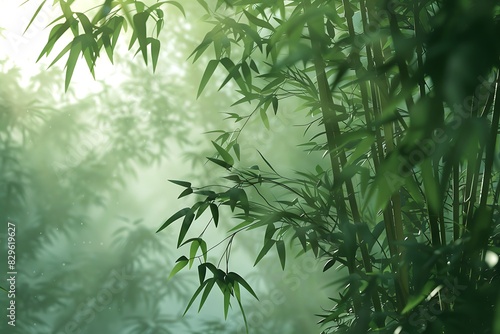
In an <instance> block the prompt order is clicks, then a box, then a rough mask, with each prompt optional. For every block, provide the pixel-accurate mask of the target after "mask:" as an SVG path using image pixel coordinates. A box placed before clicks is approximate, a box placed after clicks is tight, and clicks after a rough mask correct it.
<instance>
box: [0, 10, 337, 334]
mask: <svg viewBox="0 0 500 334" xmlns="http://www.w3.org/2000/svg"><path fill="white" fill-rule="evenodd" d="M196 8H198V9H195V7H190V6H186V7H185V10H186V11H188V13H190V15H192V17H198V16H201V13H200V12H199V7H196ZM32 9H33V8H28V9H26V11H25V12H24V15H25V18H28V19H29V15H31V14H32V13H33V11H32ZM197 10H198V12H197ZM47 15H50V13H48V14H47ZM167 18H168V19H169V22H170V24H171V26H172V27H175V28H173V32H172V33H170V34H168V35H167V36H164V37H163V40H162V43H163V47H164V50H163V52H162V53H161V55H160V59H159V65H158V70H157V72H156V73H155V74H152V73H151V71H150V70H149V69H148V68H146V66H144V64H142V62H141V60H140V59H131V57H129V56H128V55H124V56H117V57H116V58H115V60H114V65H113V67H112V68H106V69H104V70H103V71H105V72H106V75H105V77H104V78H100V79H98V80H97V81H92V79H91V78H89V75H88V73H86V72H83V71H80V72H78V67H77V72H76V73H79V74H75V77H74V82H75V84H74V85H73V86H72V87H70V89H69V90H68V92H66V93H65V92H64V72H62V71H61V70H60V69H59V68H58V67H57V66H55V67H52V68H50V69H49V70H47V69H46V67H47V64H46V63H45V65H43V63H42V65H41V66H39V67H38V68H33V67H31V66H26V67H25V66H24V65H25V64H23V63H22V62H20V61H19V60H18V59H17V58H16V57H21V59H22V56H21V54H22V53H23V52H26V51H27V49H28V50H29V52H33V53H34V54H35V53H37V52H39V50H36V49H30V48H29V47H27V46H26V43H30V41H29V40H24V39H22V38H24V37H20V36H16V35H13V34H16V33H18V32H13V31H9V30H5V34H4V40H3V44H2V45H3V46H4V48H3V50H2V53H3V56H2V57H4V58H3V60H2V61H1V63H0V69H1V70H0V72H1V73H0V150H1V152H0V168H1V174H0V175H1V178H0V212H1V219H2V221H4V222H7V221H10V222H13V223H15V224H16V227H17V239H16V256H17V257H16V260H17V263H16V267H17V271H18V275H17V287H16V309H17V322H16V327H11V326H8V325H7V323H6V321H3V320H2V322H1V323H0V331H1V332H2V333H22V334H29V333H36V334H43V333H47V334H49V333H50V334H53V333H58V334H60V333H130V334H132V333H137V334H139V333H141V334H145V333H151V334H156V333H158V334H160V333H231V332H237V331H239V330H241V328H242V324H243V322H242V320H241V318H240V317H239V316H234V317H233V318H234V319H233V320H232V321H228V322H224V321H223V316H222V313H221V311H220V308H218V307H217V308H209V309H206V310H204V311H202V316H201V317H196V318H195V317H194V316H193V315H192V313H189V314H188V315H186V316H185V317H182V316H181V315H182V310H183V309H184V308H185V306H186V303H187V301H188V300H189V298H190V297H191V295H192V293H193V291H194V290H195V288H196V280H197V275H196V273H195V272H186V273H183V274H179V275H178V276H176V277H175V278H173V279H171V280H169V281H168V282H167V277H168V275H169V272H170V270H171V268H172V265H173V263H174V260H175V259H176V258H177V257H178V255H179V254H178V251H176V250H175V247H172V245H173V243H174V242H175V240H174V234H173V233H164V234H162V235H156V234H155V231H156V229H157V223H158V217H162V216H163V217H166V216H167V215H168V214H170V213H171V212H173V211H175V210H176V209H177V207H178V206H179V205H180V204H179V203H178V202H177V201H176V198H177V188H175V186H174V185H172V184H171V183H169V182H168V181H167V179H169V178H186V177H189V178H193V179H194V180H199V182H200V183H202V182H209V181H210V182H216V181H217V180H220V177H221V176H222V175H221V174H220V173H217V172H214V171H215V169H214V167H213V165H212V164H206V160H205V156H213V153H214V152H213V150H212V147H211V145H210V141H209V140H208V138H212V139H214V138H215V136H216V135H217V134H205V132H207V131H210V130H213V129H217V128H224V127H226V125H227V122H226V121H224V117H225V116H224V112H225V111H227V110H228V106H229V105H230V104H231V103H232V102H233V101H234V93H233V91H232V89H231V85H229V86H228V89H225V90H223V91H222V92H219V93H217V89H216V88H211V87H208V88H207V94H205V95H204V96H203V97H202V98H200V99H199V100H196V99H195V97H196V96H195V92H196V90H197V86H198V82H199V79H200V72H201V71H202V70H203V68H201V67H200V66H202V65H201V64H200V65H198V64H196V65H194V66H193V65H190V64H188V63H187V62H186V61H185V60H186V58H187V56H188V55H189V52H190V51H191V50H192V49H193V48H194V44H193V43H194V42H193V41H196V40H197V36H199V35H201V34H203V33H204V31H203V25H202V24H200V25H197V24H190V23H188V22H187V21H186V20H185V19H183V18H181V17H179V15H177V13H171V14H168V16H167ZM21 23H24V24H26V20H19V22H18V24H17V26H16V28H18V30H20V31H22V30H24V28H25V26H22V24H21ZM42 23H44V22H42ZM35 25H36V22H35ZM181 30H182V33H181ZM186 31H189V33H187V32H186ZM46 32H47V31H46ZM37 38H40V36H38V35H37ZM44 38H46V37H44ZM102 66H104V65H102ZM98 76H99V75H98ZM233 111H237V109H234V110H233ZM293 121H294V122H295V121H296V120H295V119H294V120H293ZM272 122H273V124H275V126H273V129H272V131H269V132H268V133H260V132H259V135H257V133H258V132H254V134H253V135H248V136H246V137H245V136H244V135H242V137H241V140H242V142H243V143H246V145H245V154H246V155H247V156H248V157H249V158H251V157H252V156H254V157H256V156H258V153H257V152H256V148H257V147H258V148H259V150H261V151H262V152H263V153H265V154H267V153H269V152H276V151H278V152H280V153H279V154H275V153H273V154H275V157H276V159H279V160H280V164H281V165H282V167H283V168H289V167H287V166H291V165H294V164H295V163H294V161H295V162H296V163H297V164H300V162H299V161H298V159H299V158H298V157H299V152H300V151H299V150H297V149H296V147H295V146H296V144H297V143H293V142H291V141H290V140H289V135H290V134H289V131H288V132H285V131H284V129H285V128H286V127H287V126H288V125H289V124H291V123H292V117H291V116H290V115H289V116H286V113H285V114H283V116H282V117H281V119H276V120H273V121H272ZM254 123H256V124H253V125H252V124H250V125H249V127H250V128H251V127H252V126H253V127H254V128H260V123H257V122H254ZM231 126H232V125H231ZM300 131H301V130H300V129H297V132H300ZM269 141H272V145H267V144H266V143H269ZM207 143H208V144H207ZM225 219H226V218H221V221H224V220H225ZM6 232H7V229H6V228H4V229H3V230H2V231H0V240H1V249H2V254H7V252H6V250H7V248H6V243H5V240H6ZM222 237H223V233H214V234H212V235H211V236H210V238H211V239H212V240H213V243H216V242H217V241H218V240H220V239H221V238H222ZM257 240H258V239H257V237H256V236H250V235H249V236H248V238H246V239H245V240H243V241H244V242H242V243H241V245H239V246H238V248H236V249H235V250H234V251H235V252H234V255H235V259H234V260H235V261H236V263H239V264H238V265H239V266H240V267H241V268H242V269H243V270H244V271H246V272H251V273H252V274H251V275H250V278H249V282H251V283H255V290H256V291H257V293H258V294H262V295H264V296H265V295H266V294H268V293H269V292H272V291H278V290H279V294H278V295H277V296H276V297H275V298H273V299H269V300H268V301H267V304H268V305H267V306H266V307H265V308H264V309H262V305H259V304H257V303H254V304H251V303H250V302H249V301H250V300H249V299H248V300H247V302H248V303H247V304H248V311H247V312H248V314H249V318H250V319H253V321H254V324H255V326H253V328H252V330H253V332H255V333H278V332H281V330H282V329H283V328H287V332H288V333H306V332H311V331H313V330H314V328H315V322H316V319H315V317H314V315H313V314H314V313H315V312H316V311H319V309H318V304H317V300H323V301H325V303H326V302H327V301H328V300H327V299H326V297H325V294H324V293H323V292H322V290H318V289H317V286H318V285H319V286H321V285H325V284H326V280H325V278H322V276H321V275H320V274H319V272H320V270H319V268H316V267H314V268H312V267H311V263H310V262H305V264H304V261H303V260H300V261H297V262H296V264H295V267H293V266H292V267H291V269H290V271H288V270H287V271H286V272H285V273H283V272H281V270H280V268H279V265H277V264H276V263H275V262H273V261H272V260H268V261H263V263H262V264H261V265H260V266H259V268H249V267H248V255H247V253H248V252H253V251H254V248H255V244H256V241H257ZM6 260H7V257H6V256H2V257H1V258H0V267H1V268H3V269H2V281H3V282H4V283H5V282H6V281H5V279H6V277H5V272H6V270H5V269H6V267H7V266H6ZM311 269H316V270H313V271H311ZM291 270H293V271H291ZM283 275H289V277H290V278H291V279H292V281H291V283H293V284H290V285H289V286H282V287H279V288H278V287H277V286H276V285H275V283H274V282H279V281H280V280H282V279H283ZM252 276H253V278H252ZM290 278H289V279H290ZM297 279H298V280H299V283H300V286H297V285H296V284H297V283H296V281H297ZM306 279H307V283H306ZM1 285H2V286H5V285H6V284H1ZM326 289H328V288H326ZM298 291H302V293H298ZM313 295H314V297H312V296H313ZM0 300H1V301H2V302H1V304H2V305H3V306H2V308H3V309H4V310H5V308H6V307H4V306H5V305H7V304H6V303H5V302H6V301H7V298H6V294H2V295H1V297H0ZM207 303H220V301H218V300H217V299H216V298H212V297H211V298H209V301H208V302H207ZM290 314H297V315H300V316H296V317H290V316H289V315H290ZM4 320H5V319H4Z"/></svg>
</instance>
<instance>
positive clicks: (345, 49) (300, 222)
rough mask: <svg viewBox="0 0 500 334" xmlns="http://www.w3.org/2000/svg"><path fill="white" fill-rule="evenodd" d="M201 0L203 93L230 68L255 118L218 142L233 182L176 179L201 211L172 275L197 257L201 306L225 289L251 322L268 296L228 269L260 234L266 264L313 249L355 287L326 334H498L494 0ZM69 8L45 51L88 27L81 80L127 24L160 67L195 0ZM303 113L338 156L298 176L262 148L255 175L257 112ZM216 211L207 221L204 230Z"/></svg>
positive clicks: (79, 38) (315, 145)
mask: <svg viewBox="0 0 500 334" xmlns="http://www.w3.org/2000/svg"><path fill="white" fill-rule="evenodd" d="M198 2H199V3H200V4H201V5H202V6H203V7H204V8H205V10H206V16H205V19H206V21H207V22H208V23H209V24H211V25H212V26H213V27H212V29H211V30H209V32H208V33H207V34H206V36H205V38H204V39H203V40H202V41H201V43H200V44H199V46H198V47H197V48H196V49H195V50H194V51H193V54H192V58H193V59H194V60H197V59H199V58H201V57H202V55H204V54H208V55H210V57H211V60H210V61H208V63H207V65H206V69H205V71H204V74H203V76H202V78H201V82H200V86H199V94H201V93H202V91H203V90H204V88H205V87H207V85H208V83H209V81H210V78H211V77H212V75H213V74H214V73H217V71H218V70H224V71H226V72H227V76H226V79H225V80H223V81H222V83H221V87H222V86H225V85H226V84H228V83H230V82H231V83H233V84H234V88H235V89H236V90H237V91H238V92H239V93H240V94H241V99H239V100H238V101H236V102H235V105H246V106H247V107H248V113H247V114H241V113H230V114H229V116H230V118H231V119H234V121H235V122H237V123H240V124H241V126H240V127H239V128H237V129H236V130H232V131H222V132H221V134H220V136H219V137H218V138H217V139H216V140H215V141H214V142H213V145H214V148H215V151H216V152H217V156H215V157H210V158H209V160H211V161H212V162H213V163H215V164H216V165H219V166H221V167H222V168H223V169H225V170H226V175H225V177H226V179H227V180H226V181H227V182H221V184H220V185H218V186H210V187H204V186H201V187H199V186H194V185H192V184H191V182H187V181H174V183H176V184H178V185H179V186H181V187H183V191H182V193H181V195H180V197H184V196H192V197H194V198H195V204H194V205H192V206H189V207H186V208H185V209H182V210H180V211H179V212H177V213H175V214H174V215H172V217H170V218H169V219H168V220H167V221H166V222H165V223H164V224H163V225H162V226H161V227H160V229H159V231H160V230H163V229H165V228H167V227H168V226H169V225H170V224H172V223H174V222H175V221H177V220H180V219H181V220H182V223H181V226H180V230H179V235H178V242H177V246H178V247H181V246H183V245H189V246H190V250H189V254H186V256H183V257H181V258H179V259H178V260H177V264H176V266H175V267H174V269H173V271H172V273H173V274H175V273H177V272H178V271H179V270H181V269H182V268H184V267H186V266H188V265H189V267H191V266H192V265H193V263H194V261H195V260H196V261H199V263H198V267H197V268H198V272H199V279H200V282H199V283H200V285H199V288H198V289H197V290H196V292H195V294H194V296H193V298H192V299H191V301H190V302H189V304H188V308H189V307H190V306H191V304H192V303H193V302H194V301H195V299H196V298H197V297H200V298H201V303H200V304H201V305H203V303H204V302H205V301H206V299H207V297H208V295H209V294H210V292H211V291H212V288H213V287H214V286H216V285H217V287H218V288H219V289H220V291H221V292H222V294H223V296H224V302H223V306H224V312H225V314H227V312H228V309H229V306H230V305H232V304H235V303H236V304H238V305H239V306H240V307H241V310H242V312H243V316H244V317H245V313H244V308H243V306H242V292H241V290H246V291H247V292H248V293H249V294H251V295H255V294H254V292H253V290H252V288H251V287H250V286H249V285H248V284H247V282H246V280H245V279H244V278H243V277H241V276H240V275H238V274H237V273H236V272H233V271H232V270H231V269H230V268H229V266H230V252H231V248H232V247H233V245H234V244H236V243H237V242H238V237H239V235H244V234H245V233H247V232H246V231H248V230H250V229H255V228H259V229H261V230H262V232H263V236H264V240H263V243H262V245H261V247H260V249H261V250H260V252H258V253H256V254H255V258H256V261H255V262H256V263H257V262H259V261H260V260H261V259H262V258H263V256H264V255H266V253H268V252H269V251H270V250H271V249H273V248H274V249H275V250H276V252H277V255H278V258H279V261H280V263H281V265H282V266H283V267H285V263H286V262H287V253H289V252H290V250H293V249H294V248H296V247H299V248H300V249H301V250H302V252H312V253H313V254H314V256H315V257H316V259H317V260H318V261H326V263H325V265H324V271H327V270H328V271H331V272H334V271H335V270H337V271H339V272H340V273H342V275H343V278H342V280H340V281H339V280H338V274H337V275H333V274H332V277H333V279H332V282H336V283H338V284H341V286H342V289H343V290H342V291H341V292H340V293H339V294H338V295H336V296H332V297H331V300H332V301H333V302H334V303H335V305H334V307H333V308H331V309H329V310H326V311H323V312H321V315H320V317H321V319H320V323H321V325H322V326H323V327H322V328H323V332H324V333H334V332H335V333H365V332H383V333H422V332H424V333H455V332H457V333H458V332H460V333H464V332H466V333H497V332H499V331H500V320H498V319H500V317H499V316H497V315H498V314H499V313H500V309H499V306H498V304H499V303H498V302H497V301H498V299H499V298H500V295H499V294H498V291H500V290H499V283H500V282H499V277H498V266H497V262H498V253H499V248H498V242H499V239H498V233H499V217H500V215H499V213H500V212H499V207H498V196H499V195H500V183H499V179H498V166H499V160H498V153H497V152H498V148H497V142H498V138H497V137H498V136H497V134H498V125H499V117H500V100H499V99H498V98H497V97H498V91H499V87H500V86H499V79H498V78H499V77H498V75H499V74H498V56H499V47H500V45H499V43H498V41H497V38H496V36H497V35H498V32H500V23H499V21H498V15H499V11H500V6H499V5H498V4H497V2H495V1H491V0H479V1H417V0H414V1H404V2H403V1H383V0H380V1H365V0H359V1H353V2H349V1H319V0H318V1H313V0H306V1H245V0H241V1H238V0H234V1H217V2H213V3H212V2H210V3H207V2H205V1H203V0H199V1H198ZM44 3H45V1H44V2H43V3H42V6H43V4H44ZM56 3H58V4H59V5H60V6H61V9H62V13H63V15H62V16H61V17H60V19H59V21H57V22H56V23H55V24H54V26H53V28H52V31H51V37H50V38H49V40H48V43H47V46H46V47H45V49H44V50H43V51H42V54H41V55H42V56H43V55H47V54H49V53H50V52H51V50H52V48H53V46H54V45H55V44H56V42H57V41H58V40H59V39H60V37H61V36H62V35H63V33H65V32H67V31H69V32H70V33H72V34H73V36H74V39H73V40H72V41H71V42H70V43H69V44H67V46H66V47H65V48H63V50H62V51H61V52H60V53H59V55H57V56H56V58H55V61H58V60H59V59H60V58H61V57H62V56H64V55H65V54H68V60H67V63H66V70H67V71H66V86H68V85H69V82H70V79H71V76H72V73H73V69H74V66H75V64H76V62H77V60H78V58H79V57H80V56H83V57H84V59H85V60H86V63H87V64H88V66H89V68H90V70H91V71H93V70H94V66H95V62H96V60H97V58H98V57H99V56H100V53H102V52H103V50H104V51H105V52H106V53H107V55H108V56H109V58H110V59H113V52H114V50H115V46H116V43H117V40H118V37H119V34H120V31H121V30H122V29H124V28H125V26H129V27H131V28H132V29H131V31H132V34H131V35H130V47H134V45H137V46H138V52H140V53H141V54H142V56H143V57H144V60H145V61H146V62H147V61H148V60H149V59H151V60H152V63H153V69H154V68H155V67H156V64H157V59H158V54H159V49H160V42H159V40H158V39H157V34H158V33H160V30H161V28H162V27H163V26H164V22H163V8H170V7H172V6H177V7H179V8H180V9H181V10H182V7H181V6H180V5H179V3H177V2H174V1H162V2H155V3H154V4H149V5H147V4H145V3H142V2H140V1H132V0H130V1H105V3H104V5H103V6H99V7H98V8H97V9H95V11H94V13H90V14H88V13H81V12H76V11H74V10H73V9H72V4H73V1H68V2H65V1H56ZM212 50H213V51H212ZM294 105H295V106H298V107H296V108H295V109H297V111H303V112H305V113H307V114H308V115H309V116H310V122H309V124H307V126H306V129H305V130H306V131H305V133H306V135H308V136H310V137H308V139H307V140H306V142H305V143H304V147H305V148H306V152H307V153H309V154H311V155H314V154H315V152H322V153H324V155H325V159H324V161H323V162H322V163H319V164H317V166H310V167H309V168H307V169H305V170H297V171H296V173H295V174H293V175H292V176H289V175H284V174H283V173H282V172H280V171H278V169H277V168H275V167H274V163H271V162H272V159H270V158H269V156H267V157H265V156H264V155H261V160H260V162H259V165H260V166H259V165H255V162H254V163H253V166H251V167H248V168H247V167H246V166H247V165H246V162H245V163H243V162H241V161H240V159H241V160H244V159H243V156H242V155H241V153H240V152H241V148H240V145H239V143H238V139H239V137H240V135H241V134H242V133H244V129H245V126H246V124H247V122H248V121H249V120H251V119H252V118H254V117H260V118H261V119H262V122H263V124H264V126H265V127H267V128H271V123H270V120H269V117H270V116H272V114H277V113H280V112H282V111H283V107H284V106H286V107H287V108H290V107H291V106H294ZM270 145H272V143H270ZM305 159H307V157H305ZM248 165H252V163H249V164H248ZM225 208H228V209H230V211H233V212H234V217H235V218H236V219H235V221H236V220H239V222H237V223H236V222H235V223H232V224H233V225H231V226H230V227H229V228H230V231H229V234H228V238H227V239H225V240H223V243H222V244H224V245H225V246H226V247H225V250H224V252H223V254H222V257H221V258H220V260H218V259H211V257H209V256H208V255H210V250H211V249H212V248H211V245H207V243H206V241H205V239H204V238H203V237H204V233H205V231H206V229H207V228H208V227H209V226H212V225H213V227H214V228H220V226H219V225H218V222H219V217H220V216H221V214H228V211H229V210H225ZM206 215H208V216H209V217H210V218H211V220H210V223H209V224H207V227H206V228H205V229H202V231H201V232H200V233H196V234H194V233H193V232H191V231H192V226H193V225H194V224H193V222H194V221H195V220H198V219H202V218H201V217H204V216H206ZM190 232H191V234H190ZM160 236H161V234H160ZM288 244H290V247H287V245H288ZM214 247H215V245H214ZM221 262H224V265H222V266H220V263H221ZM343 269H345V270H343ZM318 306H319V305H318ZM245 323H247V320H246V318H245ZM248 325H251V323H249V324H248Z"/></svg>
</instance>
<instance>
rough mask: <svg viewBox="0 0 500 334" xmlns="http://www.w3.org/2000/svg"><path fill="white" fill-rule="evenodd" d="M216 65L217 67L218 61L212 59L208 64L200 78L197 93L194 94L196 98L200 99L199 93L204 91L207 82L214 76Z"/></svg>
mask: <svg viewBox="0 0 500 334" xmlns="http://www.w3.org/2000/svg"><path fill="white" fill-rule="evenodd" d="M217 65H219V61H218V60H217V59H212V60H210V61H209V62H208V65H207V67H206V69H205V72H204V73H203V76H202V78H201V81H200V86H199V87H198V93H197V94H196V97H197V98H198V97H200V95H201V93H202V92H203V90H204V89H205V87H206V85H207V84H208V81H209V80H210V78H211V77H212V75H213V74H214V71H215V69H216V68H217Z"/></svg>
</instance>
